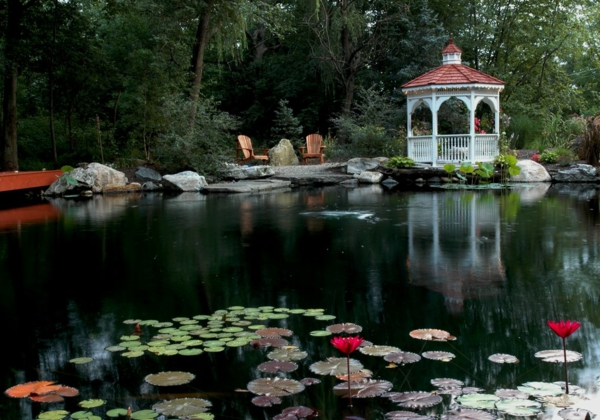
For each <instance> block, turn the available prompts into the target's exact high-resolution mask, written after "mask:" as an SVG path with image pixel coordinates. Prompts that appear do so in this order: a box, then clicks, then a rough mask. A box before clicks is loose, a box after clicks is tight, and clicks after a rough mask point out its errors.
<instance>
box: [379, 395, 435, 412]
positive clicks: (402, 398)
mask: <svg viewBox="0 0 600 420" xmlns="http://www.w3.org/2000/svg"><path fill="white" fill-rule="evenodd" d="M389 398H390V400H392V401H393V402H395V403H398V405H399V406H400V407H405V408H414V409H421V408H427V407H433V406H434V405H436V404H439V403H440V402H442V397H440V396H439V395H435V394H432V393H431V392H424V391H414V392H400V393H398V394H394V395H392V396H390V397H389Z"/></svg>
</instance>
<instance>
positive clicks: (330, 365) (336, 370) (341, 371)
mask: <svg viewBox="0 0 600 420" xmlns="http://www.w3.org/2000/svg"><path fill="white" fill-rule="evenodd" d="M362 368H363V365H362V364H361V363H360V362H359V361H358V360H355V359H350V373H353V372H358V371H359V370H361V369H362ZM309 369H310V370H311V372H314V373H316V374H317V375H333V376H336V375H346V374H348V366H347V361H346V358H342V357H330V358H328V359H327V360H326V361H321V362H316V363H313V364H312V365H310V367H309Z"/></svg>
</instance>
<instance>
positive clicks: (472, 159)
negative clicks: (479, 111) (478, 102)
mask: <svg viewBox="0 0 600 420" xmlns="http://www.w3.org/2000/svg"><path fill="white" fill-rule="evenodd" d="M469 115H470V118H471V123H470V124H469V127H470V128H471V131H470V132H469V134H470V135H471V141H470V142H469V161H470V162H471V163H475V90H473V89H471V99H470V104H469Z"/></svg>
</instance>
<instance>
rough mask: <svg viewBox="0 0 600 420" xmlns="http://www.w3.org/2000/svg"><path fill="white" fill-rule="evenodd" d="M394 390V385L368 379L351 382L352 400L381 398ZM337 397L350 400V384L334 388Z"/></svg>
mask: <svg viewBox="0 0 600 420" xmlns="http://www.w3.org/2000/svg"><path fill="white" fill-rule="evenodd" d="M390 389H392V383H391V382H388V381H383V380H373V379H367V380H363V381H360V382H350V393H351V394H352V395H351V396H352V398H371V397H379V396H381V395H383V394H385V393H386V392H388V391H389V390H390ZM333 392H334V393H335V394H336V395H340V396H342V397H345V398H348V383H347V382H344V383H341V384H337V385H336V386H334V387H333Z"/></svg>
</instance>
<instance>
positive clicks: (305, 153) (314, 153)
mask: <svg viewBox="0 0 600 420" xmlns="http://www.w3.org/2000/svg"><path fill="white" fill-rule="evenodd" d="M323 149H325V146H323V136H321V135H320V134H309V135H308V136H306V146H301V147H300V153H302V160H303V161H304V164H307V163H308V159H313V158H314V159H319V160H320V161H321V163H325V161H324V160H323Z"/></svg>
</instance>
